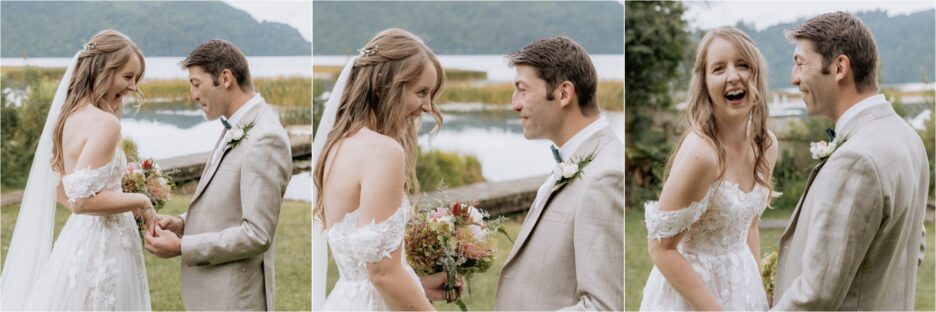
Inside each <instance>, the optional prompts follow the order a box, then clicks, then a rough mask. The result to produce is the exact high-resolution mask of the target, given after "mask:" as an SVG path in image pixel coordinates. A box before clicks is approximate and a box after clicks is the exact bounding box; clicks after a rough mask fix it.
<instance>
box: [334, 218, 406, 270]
mask: <svg viewBox="0 0 936 312" xmlns="http://www.w3.org/2000/svg"><path fill="white" fill-rule="evenodd" d="M399 209H400V210H399V211H397V212H396V213H394V214H393V216H391V217H390V218H388V219H386V220H384V221H382V222H379V223H378V222H376V221H375V220H372V221H371V223H368V224H365V225H364V226H361V227H360V228H358V229H357V230H356V231H354V232H353V233H351V234H349V235H348V237H347V238H346V239H347V240H346V241H347V243H348V246H351V247H350V250H349V251H350V254H351V257H352V258H355V259H359V260H361V261H365V262H370V263H374V262H380V261H383V259H385V258H389V257H390V253H391V252H394V251H396V250H397V249H399V248H400V244H401V243H402V242H403V233H404V227H405V226H406V217H405V214H404V213H403V210H404V208H399Z"/></svg>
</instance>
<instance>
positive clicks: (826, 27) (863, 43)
mask: <svg viewBox="0 0 936 312" xmlns="http://www.w3.org/2000/svg"><path fill="white" fill-rule="evenodd" d="M786 37H787V39H789V40H797V39H805V40H809V41H811V42H812V43H813V45H814V46H815V48H816V52H817V53H819V55H822V74H823V75H828V74H829V64H831V63H832V60H834V59H835V58H836V57H838V56H839V55H845V56H847V57H848V61H849V62H850V63H851V69H852V73H854V76H855V88H856V89H858V92H861V91H864V90H873V91H877V89H878V82H877V70H878V68H877V65H878V50H877V44H876V43H875V42H874V36H873V35H872V34H871V30H870V29H868V26H867V25H865V24H864V22H862V21H861V19H858V17H856V16H854V15H852V14H851V13H848V12H841V11H839V12H832V13H826V14H822V15H819V16H816V17H813V18H812V19H810V20H808V21H806V23H803V24H802V25H799V26H796V27H794V28H793V29H791V30H789V31H787V32H786Z"/></svg>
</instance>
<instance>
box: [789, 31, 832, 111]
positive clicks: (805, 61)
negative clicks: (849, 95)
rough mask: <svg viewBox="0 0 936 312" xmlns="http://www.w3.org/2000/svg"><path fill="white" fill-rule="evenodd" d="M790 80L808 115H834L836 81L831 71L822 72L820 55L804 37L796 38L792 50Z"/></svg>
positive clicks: (813, 45)
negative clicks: (797, 91) (798, 92)
mask: <svg viewBox="0 0 936 312" xmlns="http://www.w3.org/2000/svg"><path fill="white" fill-rule="evenodd" d="M790 80H791V82H792V83H793V85H794V86H796V87H798V88H799V90H800V94H802V96H803V102H805V103H806V113H807V114H809V115H810V116H817V115H820V116H829V117H830V118H831V117H832V116H834V110H835V102H836V101H837V96H836V94H837V83H836V81H835V75H833V74H832V73H831V72H828V71H827V72H826V73H823V72H822V55H821V54H819V53H818V52H816V49H815V44H813V42H812V41H809V40H806V39H797V40H796V49H795V50H794V51H793V72H792V73H791V74H790Z"/></svg>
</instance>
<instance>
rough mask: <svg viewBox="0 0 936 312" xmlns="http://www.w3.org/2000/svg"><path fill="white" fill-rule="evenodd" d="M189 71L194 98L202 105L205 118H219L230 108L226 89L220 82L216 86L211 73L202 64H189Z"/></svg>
mask: <svg viewBox="0 0 936 312" xmlns="http://www.w3.org/2000/svg"><path fill="white" fill-rule="evenodd" d="M188 72H189V83H190V84H191V88H190V92H191V96H192V100H193V101H195V102H198V104H200V105H201V109H202V111H203V112H204V113H205V118H207V119H208V120H215V119H218V117H220V116H221V115H222V114H223V113H225V112H226V111H227V108H228V101H227V93H226V92H225V91H226V90H225V89H224V87H223V86H222V85H220V84H219V85H217V86H216V85H215V83H214V79H212V77H211V74H209V73H208V72H206V71H205V70H204V69H202V67H201V66H189V68H188ZM228 117H230V116H228Z"/></svg>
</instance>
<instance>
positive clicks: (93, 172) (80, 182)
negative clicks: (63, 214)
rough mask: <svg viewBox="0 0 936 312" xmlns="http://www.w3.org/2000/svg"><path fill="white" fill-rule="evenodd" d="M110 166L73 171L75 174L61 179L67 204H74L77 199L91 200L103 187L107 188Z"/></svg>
mask: <svg viewBox="0 0 936 312" xmlns="http://www.w3.org/2000/svg"><path fill="white" fill-rule="evenodd" d="M111 165H112V164H108V165H106V166H104V167H101V168H97V169H81V170H75V172H73V173H71V174H69V175H66V176H64V177H62V187H63V188H65V195H67V196H68V202H70V203H74V202H75V200H78V199H83V198H91V197H94V195H96V194H97V193H99V192H101V191H102V190H104V187H106V186H107V182H108V177H109V176H108V173H109V172H110V169H111Z"/></svg>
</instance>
